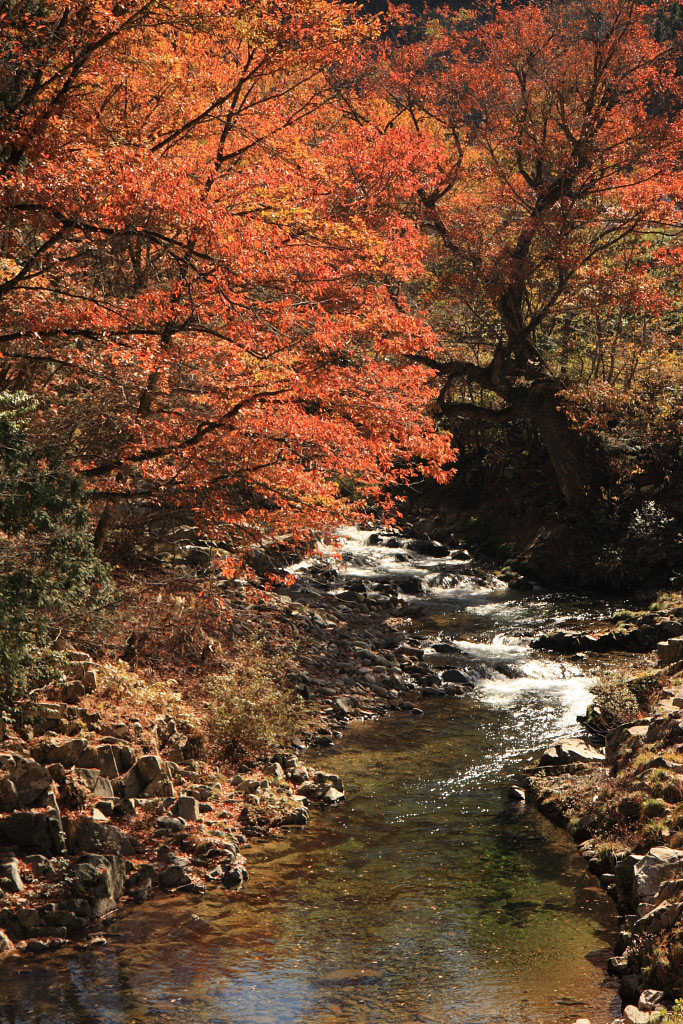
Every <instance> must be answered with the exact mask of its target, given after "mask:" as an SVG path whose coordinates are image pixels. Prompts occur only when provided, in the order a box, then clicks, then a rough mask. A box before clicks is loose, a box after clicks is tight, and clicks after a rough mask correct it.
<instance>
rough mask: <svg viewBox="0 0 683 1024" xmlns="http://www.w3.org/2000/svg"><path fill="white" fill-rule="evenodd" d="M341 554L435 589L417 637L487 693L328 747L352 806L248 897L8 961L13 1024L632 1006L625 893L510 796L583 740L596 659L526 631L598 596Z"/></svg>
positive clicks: (429, 1019) (130, 923) (274, 855)
mask: <svg viewBox="0 0 683 1024" xmlns="http://www.w3.org/2000/svg"><path fill="white" fill-rule="evenodd" d="M344 558H345V561H346V563H347V567H348V571H349V573H351V574H352V575H353V574H355V575H359V576H362V577H364V578H365V579H366V581H368V582H369V583H370V584H381V583H382V582H385V581H387V580H391V579H392V577H393V578H394V579H396V578H398V577H399V576H400V575H401V574H402V575H405V574H406V572H408V571H409V572H411V573H413V574H417V575H418V576H420V577H421V578H422V579H423V580H424V581H425V583H426V584H427V585H428V587H429V589H428V592H427V593H426V594H425V596H423V597H421V598H418V599H411V600H413V601H414V602H415V609H416V614H417V615H418V617H417V618H416V619H415V620H414V621H413V623H412V624H410V623H409V624H408V625H407V630H408V632H409V633H410V634H411V635H413V636H416V635H420V636H421V637H422V640H423V642H425V643H428V642H432V643H433V642H436V641H437V640H438V641H442V642H443V641H452V642H453V643H454V644H455V645H456V647H457V652H454V654H453V656H452V657H451V658H450V663H451V664H457V665H458V666H459V667H462V668H464V669H465V670H466V671H467V672H468V673H469V674H470V675H471V676H472V678H474V679H476V680H477V685H476V688H475V690H474V691H473V693H472V694H471V695H470V696H467V697H462V698H452V699H440V698H436V699H433V700H431V701H427V700H424V701H422V706H423V707H424V709H425V714H424V716H423V717H422V718H415V717H413V716H410V715H405V714H402V715H391V716H388V717H386V718H383V719H381V720H380V721H376V722H366V723H363V724H358V725H355V726H353V727H352V728H351V729H350V730H349V731H348V733H347V734H346V736H345V738H344V740H343V741H342V742H340V743H339V745H338V748H336V749H334V748H333V749H330V750H326V751H325V752H324V754H319V755H315V757H316V759H317V760H318V761H319V762H320V764H321V765H324V766H325V767H326V768H329V769H330V770H332V771H336V772H338V773H339V774H341V775H342V777H343V778H344V780H345V783H346V790H347V795H348V799H347V801H346V802H345V804H344V805H343V806H341V807H340V808H336V809H333V810H329V811H326V812H320V813H316V814H315V815H314V816H313V820H312V824H311V825H310V826H309V828H308V829H306V830H305V831H303V832H302V833H301V834H297V835H294V836H290V837H288V838H286V839H283V840H278V841H271V842H268V843H266V844H263V845H261V846H257V847H255V848H254V849H253V850H252V851H251V857H250V870H251V876H252V878H251V881H250V883H249V884H248V886H247V887H246V888H245V889H244V891H243V892H241V893H239V894H238V895H236V896H235V895H228V894H224V893H222V892H220V893H219V892H216V893H210V894H209V895H208V896H207V897H206V898H205V899H203V900H200V899H198V898H196V897H194V898H189V897H188V898H181V897H175V898H163V899H156V900H154V901H152V902H151V903H150V904H148V905H146V906H144V907H140V908H135V909H134V910H130V911H128V912H127V913H126V914H125V915H123V916H122V917H120V918H119V919H118V920H117V921H116V923H115V925H114V926H113V927H112V929H111V930H110V933H109V938H108V944H107V945H106V946H102V947H95V948H90V949H88V950H86V951H82V950H81V951H77V950H65V951H60V952H59V953H56V954H51V955H50V956H49V957H48V958H42V959H41V960H35V961H33V962H26V963H23V964H21V963H20V964H13V963H12V961H5V962H4V963H3V966H2V972H3V973H2V975H0V993H1V995H0V1022H2V1024H157V1022H159V1024H161V1022H168V1024H181V1022H182V1024H418V1022H419V1024H565V1022H571V1021H574V1020H576V1019H577V1018H578V1017H588V1018H590V1020H591V1021H592V1024H604V1022H605V1021H609V1020H611V1019H612V1018H613V1017H614V1016H617V1015H618V1008H619V1004H618V1001H617V1000H616V998H615V997H616V993H615V991H614V989H613V988H610V987H609V986H608V985H607V984H606V983H605V981H604V963H605V959H606V957H607V956H608V955H609V946H610V943H611V941H612V939H613V937H614V933H615V929H616V917H615V914H614V911H613V908H612V905H611V903H610V902H609V901H608V899H607V897H606V896H605V895H604V893H603V892H602V890H601V889H600V888H599V886H598V885H597V883H596V881H595V879H594V878H592V876H590V875H589V874H588V873H587V872H586V869H585V867H584V864H583V861H582V860H581V858H580V857H579V856H578V854H577V853H576V851H575V849H574V846H573V844H572V842H571V840H570V839H569V838H568V837H567V836H566V835H565V834H564V833H562V832H560V831H559V830H558V829H556V828H554V827H553V826H552V825H550V824H549V823H548V822H547V821H545V820H544V819H543V818H542V817H541V816H540V815H539V814H537V813H536V812H535V811H534V810H533V809H532V808H530V807H527V806H526V805H521V806H520V805H517V804H514V803H511V802H510V801H509V800H508V798H507V790H508V787H509V785H510V782H511V781H514V779H515V777H516V776H517V775H518V774H519V772H520V771H521V770H522V769H523V768H524V766H525V765H527V764H529V763H530V761H531V760H532V758H533V754H534V752H537V751H538V749H539V748H540V747H542V746H544V745H547V744H548V743H549V742H550V741H551V740H552V739H554V738H556V737H558V736H561V735H562V734H565V733H566V732H568V731H573V732H575V731H576V722H575V718H576V715H577V713H579V712H581V711H582V710H583V709H584V708H585V706H586V704H587V703H588V700H589V694H590V686H591V683H592V678H593V677H592V673H593V671H594V670H595V665H594V664H592V663H590V662H587V661H580V660H570V661H562V660H560V659H558V658H557V657H553V656H550V655H548V656H544V655H540V654H537V653H535V652H533V651H532V650H531V649H530V647H529V642H530V640H531V639H532V638H533V636H534V635H536V634H537V633H538V632H540V631H542V630H543V629H545V628H547V627H548V626H549V625H550V624H551V623H553V622H554V623H558V622H564V621H566V622H575V621H581V622H586V621H594V620H595V619H596V617H599V615H600V614H601V613H604V607H603V608H600V607H598V606H595V605H593V606H591V605H590V603H586V604H585V605H584V606H583V607H581V606H579V605H577V603H576V602H573V603H572V604H566V603H564V602H563V601H561V600H560V599H559V598H557V597H556V596H555V597H551V596H549V595H547V594H542V593H533V594H524V595H520V594H519V593H512V592H511V591H509V590H507V589H506V588H505V587H504V586H503V585H502V584H500V583H499V582H497V581H495V580H494V579H492V578H489V577H488V576H486V575H483V574H482V573H481V572H480V571H478V569H477V567H476V566H474V565H473V564H472V563H470V562H468V561H460V562H456V561H445V562H444V561H439V560H438V559H434V558H423V557H418V556H412V555H407V554H406V553H405V552H401V551H398V552H397V551H393V550H388V549H386V548H382V547H368V545H367V543H366V536H365V535H362V534H356V535H353V536H352V537H350V538H349V540H348V541H347V544H346V551H345V556H344ZM406 559H407V561H406ZM435 660H436V661H438V660H439V659H435ZM441 660H442V661H443V658H442V659H441ZM309 760H310V758H309Z"/></svg>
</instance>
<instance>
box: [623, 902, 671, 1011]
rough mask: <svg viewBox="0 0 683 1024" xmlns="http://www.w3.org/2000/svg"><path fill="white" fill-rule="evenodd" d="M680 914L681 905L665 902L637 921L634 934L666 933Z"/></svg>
mask: <svg viewBox="0 0 683 1024" xmlns="http://www.w3.org/2000/svg"><path fill="white" fill-rule="evenodd" d="M681 912H683V904H680V903H670V902H669V901H668V900H665V901H664V902H662V903H658V904H657V906H656V907H654V908H653V909H652V910H650V911H648V913H646V914H643V916H642V917H640V918H639V919H638V921H637V922H636V926H635V928H634V932H635V934H636V935H643V934H649V935H654V934H656V933H657V932H661V931H664V930H665V929H666V930H667V931H668V929H669V928H671V927H672V925H674V924H675V923H676V921H678V919H679V917H680V916H681ZM641 1009H642V1007H641Z"/></svg>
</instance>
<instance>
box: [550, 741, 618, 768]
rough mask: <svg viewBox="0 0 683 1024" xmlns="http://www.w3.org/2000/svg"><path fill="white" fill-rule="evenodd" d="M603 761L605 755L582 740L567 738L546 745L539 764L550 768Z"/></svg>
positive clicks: (601, 762)
mask: <svg viewBox="0 0 683 1024" xmlns="http://www.w3.org/2000/svg"><path fill="white" fill-rule="evenodd" d="M604 761H605V755H604V754H603V753H602V752H601V751H599V750H596V749H595V747H591V746H589V745H588V743H586V742H585V741H584V740H582V739H567V740H560V741H559V742H558V743H556V744H554V745H553V746H552V747H548V749H547V750H546V751H544V753H543V754H542V755H541V759H540V761H539V764H540V765H541V767H542V768H546V767H547V768H552V767H557V766H564V765H571V764H591V765H600V764H603V763H604Z"/></svg>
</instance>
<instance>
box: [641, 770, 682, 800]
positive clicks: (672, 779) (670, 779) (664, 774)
mask: <svg viewBox="0 0 683 1024" xmlns="http://www.w3.org/2000/svg"><path fill="white" fill-rule="evenodd" d="M646 785H647V788H648V791H649V793H650V794H651V795H652V796H654V797H661V798H662V799H663V800H666V801H668V802H669V803H672V804H673V803H677V802H678V801H679V800H680V799H681V797H683V788H682V787H681V780H680V778H679V777H678V776H676V775H673V774H672V773H671V772H668V771H667V770H666V768H655V769H654V770H653V771H651V772H650V773H649V774H648V776H647V778H646Z"/></svg>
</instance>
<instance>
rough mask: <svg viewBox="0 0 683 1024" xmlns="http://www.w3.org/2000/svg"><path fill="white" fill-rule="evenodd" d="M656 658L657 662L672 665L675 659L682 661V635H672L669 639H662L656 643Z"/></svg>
mask: <svg viewBox="0 0 683 1024" xmlns="http://www.w3.org/2000/svg"><path fill="white" fill-rule="evenodd" d="M657 658H658V659H659V664H660V665H663V666H666V665H674V664H675V663H676V662H677V661H683V636H674V637H671V638H670V639H669V640H662V641H661V643H658V644H657Z"/></svg>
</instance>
